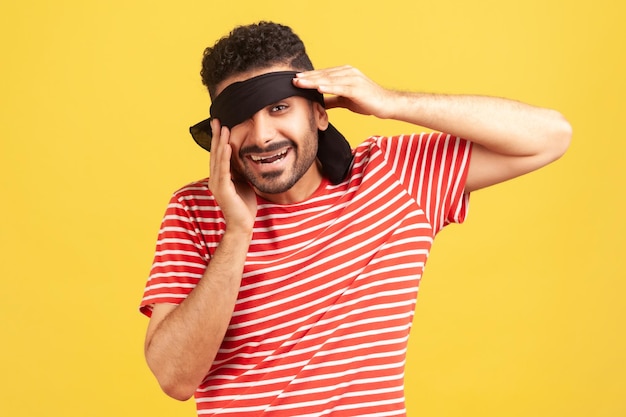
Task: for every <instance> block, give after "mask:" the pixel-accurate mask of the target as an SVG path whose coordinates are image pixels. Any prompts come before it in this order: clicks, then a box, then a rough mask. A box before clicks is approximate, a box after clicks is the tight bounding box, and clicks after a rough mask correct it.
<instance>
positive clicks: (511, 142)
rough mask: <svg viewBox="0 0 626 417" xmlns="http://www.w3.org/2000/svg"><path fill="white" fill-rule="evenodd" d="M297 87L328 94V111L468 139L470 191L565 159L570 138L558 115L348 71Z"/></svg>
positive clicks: (322, 74)
mask: <svg viewBox="0 0 626 417" xmlns="http://www.w3.org/2000/svg"><path fill="white" fill-rule="evenodd" d="M294 83H295V85H297V86H299V87H302V88H316V89H318V90H319V91H320V92H322V93H324V94H329V95H330V96H328V97H327V98H326V106H327V108H333V107H343V108H346V109H349V110H351V111H354V112H356V113H360V114H365V115H373V116H376V117H379V118H381V119H394V120H400V121H404V122H408V123H412V124H415V125H419V126H423V127H426V128H429V129H433V130H436V131H440V132H445V133H449V134H452V135H454V136H459V137H462V138H464V139H467V140H470V141H471V142H473V143H474V147H473V152H472V159H471V162H470V167H469V172H468V178H467V183H466V190H467V191H473V190H476V189H479V188H484V187H487V186H489V185H492V184H496V183H498V182H502V181H505V180H508V179H511V178H514V177H517V176H520V175H523V174H525V173H528V172H530V171H533V170H535V169H538V168H540V167H542V166H544V165H547V164H548V163H550V162H552V161H554V160H556V159H558V158H559V157H560V156H562V155H563V153H564V152H565V150H566V149H567V147H568V146H569V142H570V139H571V135H572V133H571V127H570V125H569V123H568V122H567V121H566V120H565V119H564V118H563V116H562V115H561V114H560V113H558V112H557V111H555V110H550V109H545V108H541V107H535V106H531V105H528V104H523V103H520V102H517V101H513V100H507V99H502V98H496V97H486V96H471V95H443V94H425V93H410V92H399V91H393V90H388V89H385V88H383V87H381V86H379V85H378V84H376V83H374V82H373V81H372V80H370V79H369V78H367V77H366V76H365V75H363V74H362V73H361V72H360V71H359V70H357V69H356V68H352V67H349V66H343V67H336V68H329V69H324V70H316V71H308V72H304V73H300V74H298V76H297V78H296V79H295V80H294Z"/></svg>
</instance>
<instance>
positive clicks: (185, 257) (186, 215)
mask: <svg viewBox="0 0 626 417" xmlns="http://www.w3.org/2000/svg"><path fill="white" fill-rule="evenodd" d="M192 204H193V200H192V201H191V204H190V201H189V198H188V197H187V196H185V195H183V194H182V193H180V192H177V193H176V194H174V195H173V196H172V198H171V199H170V202H169V204H168V206H167V209H166V211H165V215H164V217H163V221H162V222H161V227H160V230H159V234H158V238H157V243H156V250H155V255H154V261H153V263H152V268H151V270H150V275H149V278H148V282H147V283H146V287H145V289H144V294H143V298H142V300H141V305H140V311H141V312H142V313H143V314H145V315H147V316H150V315H151V314H152V307H153V305H154V304H157V303H169V304H180V303H181V302H182V301H183V300H184V299H185V298H186V297H187V296H188V295H189V293H190V292H191V291H192V290H193V289H194V288H195V286H196V285H197V283H198V281H199V280H200V278H201V277H202V275H203V273H204V271H205V269H206V266H207V264H208V259H209V255H208V250H207V247H206V243H205V241H204V239H203V236H202V232H201V231H200V228H199V226H198V220H197V219H196V218H195V216H194V214H193V213H192V211H193V207H192V206H191V205H192Z"/></svg>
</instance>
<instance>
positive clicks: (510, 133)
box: [388, 92, 571, 156]
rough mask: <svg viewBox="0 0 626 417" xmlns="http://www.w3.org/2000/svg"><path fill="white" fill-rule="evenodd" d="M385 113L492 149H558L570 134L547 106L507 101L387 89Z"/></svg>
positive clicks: (514, 152)
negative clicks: (387, 98)
mask: <svg viewBox="0 0 626 417" xmlns="http://www.w3.org/2000/svg"><path fill="white" fill-rule="evenodd" d="M390 95H391V98H392V99H391V100H390V102H391V103H392V104H391V105H390V106H389V115H388V118H391V119H395V120H401V121H405V122H408V123H412V124H416V125H420V126H423V127H427V128H429V129H433V130H436V131H440V132H445V133H450V134H452V135H454V136H459V137H462V138H464V139H468V140H470V141H472V142H474V143H477V144H479V145H481V146H483V147H485V148H487V149H489V150H490V151H492V152H496V153H499V154H502V155H510V156H533V155H537V154H540V153H543V152H550V151H553V152H557V153H558V152H561V150H564V149H565V148H566V147H567V144H568V143H569V138H570V135H571V131H570V130H571V129H570V126H569V124H568V122H567V121H566V120H565V119H564V118H563V117H562V116H561V114H560V113H558V112H557V111H554V110H551V109H545V108H540V107H535V106H531V105H528V104H524V103H520V102H517V101H513V100H508V99H502V98H496V97H485V96H471V95H440V94H422V93H405V92H390Z"/></svg>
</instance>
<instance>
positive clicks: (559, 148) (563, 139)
mask: <svg viewBox="0 0 626 417" xmlns="http://www.w3.org/2000/svg"><path fill="white" fill-rule="evenodd" d="M554 113H555V116H554V125H553V129H552V132H551V135H550V140H549V143H550V146H549V148H550V151H549V153H550V162H552V161H556V160H557V159H559V158H561V157H562V156H563V155H565V152H566V151H567V149H568V148H569V146H570V143H571V142H572V126H571V125H570V123H569V122H568V121H567V119H566V118H565V117H563V115H562V114H561V113H559V112H557V111H556V110H555V111H554Z"/></svg>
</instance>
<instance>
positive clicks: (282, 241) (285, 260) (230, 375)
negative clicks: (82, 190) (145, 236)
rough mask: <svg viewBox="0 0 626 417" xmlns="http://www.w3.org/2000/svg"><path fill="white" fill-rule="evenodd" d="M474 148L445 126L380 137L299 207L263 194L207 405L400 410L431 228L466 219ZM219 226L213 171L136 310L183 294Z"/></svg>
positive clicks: (169, 238) (181, 213)
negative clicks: (342, 175) (344, 174)
mask: <svg viewBox="0 0 626 417" xmlns="http://www.w3.org/2000/svg"><path fill="white" fill-rule="evenodd" d="M470 148H471V145H470V143H469V142H467V141H465V140H462V139H459V138H454V137H450V136H448V135H445V134H440V133H424V134H421V135H410V136H409V135H406V136H397V137H391V138H388V137H371V138H369V139H368V140H367V141H365V142H364V143H363V144H361V145H360V146H358V147H357V148H356V149H355V150H354V153H355V157H354V162H353V167H352V168H351V173H350V175H349V178H348V179H347V180H346V181H344V182H343V183H341V184H339V185H333V184H331V183H329V182H328V181H325V180H324V181H323V182H322V184H321V186H320V187H319V188H318V190H317V191H316V192H315V193H314V194H313V195H312V196H311V197H310V198H308V199H307V200H306V201H303V202H300V203H297V204H290V205H279V204H273V203H270V202H269V201H265V200H263V199H261V198H260V197H259V199H258V212H257V217H256V222H255V225H254V233H253V237H252V242H251V244H250V249H249V252H248V255H247V259H246V263H245V267H244V272H243V279H242V283H241V288H240V291H239V296H238V299H237V302H236V305H235V309H234V313H233V316H232V319H231V322H230V325H229V327H228V330H227V333H226V336H225V338H224V340H223V342H222V345H221V347H220V349H219V351H218V353H217V356H216V358H215V361H214V363H213V364H212V367H211V369H210V371H209V373H208V374H207V375H206V378H205V379H204V381H203V382H202V384H201V385H200V387H199V388H198V390H197V391H196V394H195V397H196V403H197V409H198V415H209V416H214V415H219V416H232V417H234V416H239V417H240V416H265V417H269V416H289V417H293V416H329V415H332V416H360V417H362V416H377V417H381V416H404V415H405V414H406V411H405V400H404V387H403V375H404V365H405V356H406V349H407V341H408V337H409V329H410V327H411V322H412V318H413V312H414V308H415V302H416V297H417V292H418V287H419V282H420V279H421V276H422V271H423V268H424V264H425V262H426V259H427V257H428V253H429V251H430V248H431V245H432V243H433V238H434V236H435V235H436V234H437V232H438V231H439V230H441V229H442V228H443V227H444V226H445V225H447V224H449V223H452V222H457V223H460V222H462V221H463V220H464V219H465V215H466V211H467V206H468V201H469V195H468V194H467V193H465V192H464V185H465V178H466V176H467V169H468V164H469V157H470ZM224 231H225V223H224V219H223V216H222V214H221V211H220V209H219V207H218V206H217V204H216V202H215V200H214V198H213V197H212V195H211V194H210V192H209V190H208V187H207V180H206V179H205V180H203V181H199V182H196V183H192V184H190V185H188V186H186V187H184V188H182V189H181V190H179V191H177V192H176V193H175V194H174V196H173V197H172V199H171V201H170V204H169V206H168V207H167V211H166V214H165V218H164V220H163V223H162V225H161V230H160V233H159V237H158V242H157V248H156V256H155V259H154V264H153V266H152V270H151V274H150V277H149V280H148V283H147V285H146V288H145V292H144V297H143V300H142V303H141V307H140V308H141V311H142V312H143V313H144V314H146V315H150V313H151V308H152V305H154V304H155V303H180V302H181V301H183V300H184V299H185V297H186V296H187V295H188V294H189V293H190V292H191V291H192V290H193V288H194V286H195V285H196V284H197V283H198V280H199V279H200V278H201V277H202V274H203V272H204V270H205V269H206V266H207V264H208V263H209V262H210V260H211V256H212V255H213V253H214V251H215V249H216V247H217V245H218V244H219V242H220V238H221V236H222V235H223V233H224ZM207 279H210V277H208V278H207Z"/></svg>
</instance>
